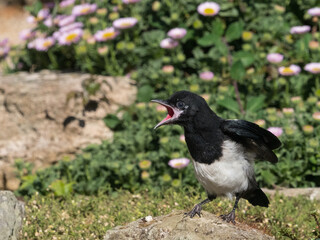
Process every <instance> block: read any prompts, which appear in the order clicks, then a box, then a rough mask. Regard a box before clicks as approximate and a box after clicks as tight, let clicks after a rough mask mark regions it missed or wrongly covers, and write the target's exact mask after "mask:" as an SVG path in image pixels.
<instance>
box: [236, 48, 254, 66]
mask: <svg viewBox="0 0 320 240" xmlns="http://www.w3.org/2000/svg"><path fill="white" fill-rule="evenodd" d="M232 59H233V61H238V60H240V61H241V62H242V64H243V66H244V67H248V66H250V65H251V64H252V63H253V62H254V54H253V53H250V52H246V51H238V52H235V53H234V54H233V55H232Z"/></svg>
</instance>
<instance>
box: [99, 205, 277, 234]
mask: <svg viewBox="0 0 320 240" xmlns="http://www.w3.org/2000/svg"><path fill="white" fill-rule="evenodd" d="M202 213H203V216H202V217H201V218H198V217H194V218H189V217H184V214H183V212H182V211H173V212H172V213H170V214H168V215H165V216H160V217H155V218H154V219H153V220H152V221H146V220H144V219H140V220H137V221H134V222H132V223H129V224H128V225H125V226H118V227H115V228H114V229H111V230H109V231H107V233H106V235H105V237H104V240H124V239H125V240H135V239H137V240H138V239H139V240H151V239H166V240H180V239H181V240H182V239H183V240H209V239H210V240H215V239H216V240H218V239H219V240H220V239H230V240H231V239H232V240H240V239H241V240H242V239H247V240H270V239H274V238H273V237H271V236H268V235H265V234H263V233H261V232H259V231H258V230H256V229H253V228H251V227H249V226H246V225H243V224H239V223H237V224H236V225H233V224H231V223H226V222H224V221H222V220H221V219H220V218H218V217H217V216H215V215H213V214H211V213H208V212H206V211H202Z"/></svg>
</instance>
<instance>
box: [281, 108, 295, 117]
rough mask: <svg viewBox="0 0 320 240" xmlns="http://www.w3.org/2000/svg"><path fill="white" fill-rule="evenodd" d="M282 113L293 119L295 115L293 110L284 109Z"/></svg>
mask: <svg viewBox="0 0 320 240" xmlns="http://www.w3.org/2000/svg"><path fill="white" fill-rule="evenodd" d="M282 112H283V114H284V115H285V116H287V117H291V116H292V115H293V114H294V109H293V108H282Z"/></svg>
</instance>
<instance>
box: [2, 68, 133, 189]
mask: <svg viewBox="0 0 320 240" xmlns="http://www.w3.org/2000/svg"><path fill="white" fill-rule="evenodd" d="M85 81H94V82H95V83H99V84H100V86H101V87H100V89H99V90H98V91H97V92H96V94H94V95H89V94H88V93H87V92H85V91H84V89H83V87H82V84H83V83H84V82H85ZM132 83H133V82H132V80H130V79H129V78H126V77H106V76H99V75H90V74H81V73H59V72H54V71H48V70H44V71H41V72H38V73H26V72H19V73H16V74H11V75H1V74H0V126H1V131H0V189H9V190H15V189H17V187H18V186H19V181H18V180H17V179H16V178H15V172H14V168H13V163H14V161H15V159H17V158H21V159H23V160H25V161H27V162H31V163H33V164H34V166H35V169H39V168H44V167H48V166H50V165H51V164H53V163H55V162H57V161H59V160H61V159H62V158H63V157H65V156H70V157H72V156H74V155H75V154H76V153H79V152H81V149H82V148H84V147H86V146H88V145H89V144H99V143H101V142H102V141H103V140H106V139H110V138H111V137H112V135H113V134H112V131H111V130H110V129H108V128H107V127H106V126H105V124H104V122H103V118H104V117H105V116H106V115H107V114H108V113H115V112H116V111H117V110H118V108H119V107H120V106H127V105H130V104H132V103H133V102H134V101H135V98H136V92H137V89H136V87H135V86H134V85H133V84H132ZM84 99H86V100H89V101H92V102H94V103H95V107H93V108H91V109H90V111H86V112H85V114H83V110H84V104H83V103H84ZM71 116H72V117H76V118H78V119H81V120H83V121H84V122H85V125H84V126H81V124H79V121H78V120H75V121H72V122H71V123H70V124H68V125H66V126H65V127H64V125H63V123H64V122H65V120H66V119H67V118H68V117H71Z"/></svg>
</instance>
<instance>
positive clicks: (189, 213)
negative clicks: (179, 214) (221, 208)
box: [184, 196, 216, 218]
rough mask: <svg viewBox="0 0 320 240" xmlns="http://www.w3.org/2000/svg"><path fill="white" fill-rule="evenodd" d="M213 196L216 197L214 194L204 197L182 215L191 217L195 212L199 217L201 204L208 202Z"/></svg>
mask: <svg viewBox="0 0 320 240" xmlns="http://www.w3.org/2000/svg"><path fill="white" fill-rule="evenodd" d="M215 198H216V197H215V196H208V198H207V199H205V200H203V201H202V202H200V203H198V204H197V205H195V206H194V208H193V209H192V210H191V211H190V212H186V213H185V214H184V215H185V216H190V218H193V217H194V216H195V215H196V214H197V215H198V216H199V217H201V210H202V205H204V204H206V203H208V202H211V201H212V200H213V199H215Z"/></svg>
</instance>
